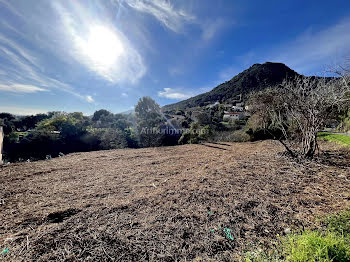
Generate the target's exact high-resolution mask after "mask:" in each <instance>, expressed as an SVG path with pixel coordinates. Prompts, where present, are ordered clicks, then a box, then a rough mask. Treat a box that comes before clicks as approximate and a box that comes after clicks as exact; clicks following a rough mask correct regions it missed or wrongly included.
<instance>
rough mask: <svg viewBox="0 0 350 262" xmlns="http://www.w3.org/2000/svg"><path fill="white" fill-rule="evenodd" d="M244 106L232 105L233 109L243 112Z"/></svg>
mask: <svg viewBox="0 0 350 262" xmlns="http://www.w3.org/2000/svg"><path fill="white" fill-rule="evenodd" d="M243 110H244V108H243V107H242V106H232V111H235V112H243Z"/></svg>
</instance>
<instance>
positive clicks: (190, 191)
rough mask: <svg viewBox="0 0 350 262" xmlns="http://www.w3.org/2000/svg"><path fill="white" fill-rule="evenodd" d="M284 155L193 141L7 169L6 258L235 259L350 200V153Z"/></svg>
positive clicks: (2, 244)
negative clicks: (306, 158) (312, 157)
mask: <svg viewBox="0 0 350 262" xmlns="http://www.w3.org/2000/svg"><path fill="white" fill-rule="evenodd" d="M326 149H327V148H326ZM282 151H283V148H281V147H280V146H279V144H278V143H277V142H273V141H264V142H256V143H234V144H228V143H222V144H206V145H184V146H176V147H164V148H156V149H136V150H131V149H130V150H128V149H127V150H111V151H99V152H90V153H76V154H70V155H67V156H64V157H62V158H56V159H52V160H47V161H38V162H33V163H20V164H11V165H8V166H3V167H0V179H1V184H0V201H1V202H0V248H1V249H0V252H1V251H3V250H5V252H3V254H1V255H0V260H5V261H192V260H196V261H232V260H238V259H239V255H240V254H241V252H243V251H244V250H245V249H247V248H252V247H258V246H259V247H262V248H264V247H266V246H268V245H269V243H271V240H272V239H274V238H275V237H276V234H283V232H284V230H285V229H286V228H292V229H293V228H302V227H309V226H312V225H313V223H314V222H315V218H316V217H317V216H319V215H322V214H326V213H330V212H334V211H339V210H342V209H344V208H346V207H348V206H349V205H350V157H349V153H348V152H345V151H344V152H340V153H339V152H338V153H334V152H333V151H331V150H330V151H328V152H327V154H326V155H324V156H323V157H322V158H321V159H319V160H318V161H316V162H304V163H303V164H302V163H298V162H295V161H290V159H288V157H286V156H283V154H281V152H282ZM6 249H8V250H6ZM6 251H8V252H7V253H6ZM4 253H6V254H4ZM229 259H231V260H229Z"/></svg>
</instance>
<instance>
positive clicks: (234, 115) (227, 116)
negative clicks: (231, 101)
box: [223, 112, 244, 121]
mask: <svg viewBox="0 0 350 262" xmlns="http://www.w3.org/2000/svg"><path fill="white" fill-rule="evenodd" d="M243 118H244V113H243V112H228V113H224V116H223V121H230V120H241V119H243Z"/></svg>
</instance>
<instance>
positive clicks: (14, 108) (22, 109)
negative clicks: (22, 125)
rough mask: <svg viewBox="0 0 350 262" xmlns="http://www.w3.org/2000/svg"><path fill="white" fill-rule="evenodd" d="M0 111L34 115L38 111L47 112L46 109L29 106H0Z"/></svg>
mask: <svg viewBox="0 0 350 262" xmlns="http://www.w3.org/2000/svg"><path fill="white" fill-rule="evenodd" d="M0 112H7V113H11V114H15V115H35V114H40V113H47V112H48V110H44V109H38V108H31V107H18V106H0Z"/></svg>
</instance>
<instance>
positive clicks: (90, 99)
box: [86, 96, 95, 103]
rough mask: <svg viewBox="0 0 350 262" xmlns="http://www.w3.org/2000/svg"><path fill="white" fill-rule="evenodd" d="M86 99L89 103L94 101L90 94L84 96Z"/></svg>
mask: <svg viewBox="0 0 350 262" xmlns="http://www.w3.org/2000/svg"><path fill="white" fill-rule="evenodd" d="M86 101H88V102H89V103H93V102H95V100H94V99H93V98H92V96H86Z"/></svg>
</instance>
